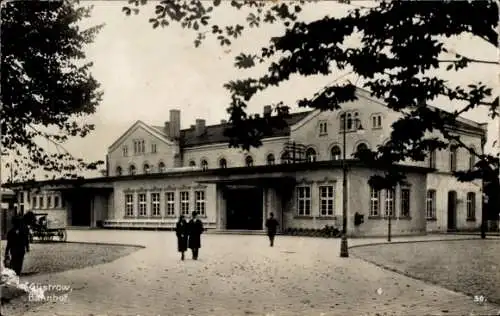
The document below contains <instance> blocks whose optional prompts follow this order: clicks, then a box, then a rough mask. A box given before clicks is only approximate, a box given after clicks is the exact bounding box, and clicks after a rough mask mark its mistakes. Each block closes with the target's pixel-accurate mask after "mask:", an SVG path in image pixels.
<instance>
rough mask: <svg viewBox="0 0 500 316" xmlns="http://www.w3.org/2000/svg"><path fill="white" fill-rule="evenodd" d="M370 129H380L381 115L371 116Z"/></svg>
mask: <svg viewBox="0 0 500 316" xmlns="http://www.w3.org/2000/svg"><path fill="white" fill-rule="evenodd" d="M372 128H373V129H377V128H382V115H381V114H373V115H372Z"/></svg>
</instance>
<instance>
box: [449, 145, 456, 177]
mask: <svg viewBox="0 0 500 316" xmlns="http://www.w3.org/2000/svg"><path fill="white" fill-rule="evenodd" d="M456 170H457V147H456V146H451V147H450V171H451V172H454V171H456Z"/></svg>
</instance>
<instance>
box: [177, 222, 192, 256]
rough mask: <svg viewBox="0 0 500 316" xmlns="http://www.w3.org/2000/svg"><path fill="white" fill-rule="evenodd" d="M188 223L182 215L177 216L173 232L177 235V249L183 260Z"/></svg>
mask: <svg viewBox="0 0 500 316" xmlns="http://www.w3.org/2000/svg"><path fill="white" fill-rule="evenodd" d="M188 233H189V232H188V223H187V222H186V220H185V219H184V215H181V216H179V221H178V222H177V225H176V226H175V234H176V235H177V251H179V252H180V253H181V260H184V252H185V251H186V250H187V246H188Z"/></svg>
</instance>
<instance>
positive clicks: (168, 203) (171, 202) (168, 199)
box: [165, 191, 175, 216]
mask: <svg viewBox="0 0 500 316" xmlns="http://www.w3.org/2000/svg"><path fill="white" fill-rule="evenodd" d="M165 215H166V216H175V191H167V192H165Z"/></svg>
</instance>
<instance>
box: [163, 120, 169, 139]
mask: <svg viewBox="0 0 500 316" xmlns="http://www.w3.org/2000/svg"><path fill="white" fill-rule="evenodd" d="M163 133H164V134H165V135H167V137H170V123H169V122H165V125H164V126H163Z"/></svg>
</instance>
